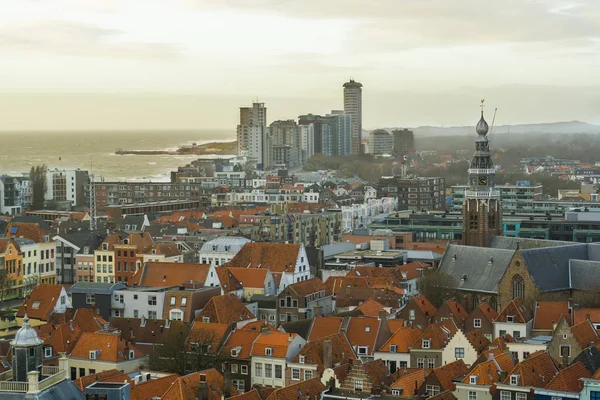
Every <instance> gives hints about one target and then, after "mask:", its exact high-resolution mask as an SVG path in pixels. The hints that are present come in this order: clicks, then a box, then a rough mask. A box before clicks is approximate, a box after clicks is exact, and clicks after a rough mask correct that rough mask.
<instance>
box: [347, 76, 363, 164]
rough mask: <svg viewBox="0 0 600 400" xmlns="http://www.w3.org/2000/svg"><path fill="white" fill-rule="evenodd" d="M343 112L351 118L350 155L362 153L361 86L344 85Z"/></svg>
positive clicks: (357, 83)
mask: <svg viewBox="0 0 600 400" xmlns="http://www.w3.org/2000/svg"><path fill="white" fill-rule="evenodd" d="M343 86H344V112H346V113H347V114H350V115H351V116H352V154H360V153H361V152H362V84H360V83H359V82H356V81H354V79H350V81H349V82H346V83H344V85H343Z"/></svg>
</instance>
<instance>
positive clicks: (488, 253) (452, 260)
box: [439, 244, 515, 293]
mask: <svg viewBox="0 0 600 400" xmlns="http://www.w3.org/2000/svg"><path fill="white" fill-rule="evenodd" d="M514 253H515V251H514V250H505V249H494V248H485V247H473V246H462V245H456V244H450V245H448V247H447V248H446V251H445V252H444V256H443V257H442V261H441V262H440V266H439V270H440V272H443V273H446V274H448V275H450V276H452V277H453V278H454V279H455V281H456V282H455V283H456V285H457V287H458V288H459V289H461V290H469V291H475V292H489V293H496V292H497V284H498V282H499V281H500V279H502V276H503V275H504V272H506V269H507V268H508V265H509V263H510V260H511V259H512V257H513V255H514ZM490 259H492V262H491V263H490ZM465 275H466V278H467V279H466V280H463V279H462V278H463V276H465Z"/></svg>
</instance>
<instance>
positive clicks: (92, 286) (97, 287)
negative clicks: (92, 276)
mask: <svg viewBox="0 0 600 400" xmlns="http://www.w3.org/2000/svg"><path fill="white" fill-rule="evenodd" d="M126 287H127V286H125V285H124V284H122V283H120V282H115V283H103V282H85V281H79V282H76V283H75V284H74V285H73V286H71V294H73V293H83V294H86V293H90V294H91V293H93V294H111V293H112V292H113V291H115V290H118V289H125V288H126Z"/></svg>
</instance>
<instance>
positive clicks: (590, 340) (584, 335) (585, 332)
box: [571, 320, 598, 349]
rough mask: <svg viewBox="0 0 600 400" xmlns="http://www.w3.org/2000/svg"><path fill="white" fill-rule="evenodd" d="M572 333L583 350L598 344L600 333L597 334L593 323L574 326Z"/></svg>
mask: <svg viewBox="0 0 600 400" xmlns="http://www.w3.org/2000/svg"><path fill="white" fill-rule="evenodd" d="M571 333H572V334H573V336H574V337H575V339H576V340H577V342H578V343H579V345H580V346H581V348H584V349H585V348H588V347H590V346H592V345H594V344H595V343H597V342H598V332H596V329H594V327H593V325H592V323H591V322H590V321H588V320H584V321H583V322H580V323H578V324H577V325H573V326H572V327H571Z"/></svg>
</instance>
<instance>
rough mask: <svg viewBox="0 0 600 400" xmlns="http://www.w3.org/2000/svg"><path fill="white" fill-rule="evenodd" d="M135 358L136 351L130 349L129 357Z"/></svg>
mask: <svg viewBox="0 0 600 400" xmlns="http://www.w3.org/2000/svg"><path fill="white" fill-rule="evenodd" d="M134 358H135V351H134V350H129V359H130V360H133V359H134Z"/></svg>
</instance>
